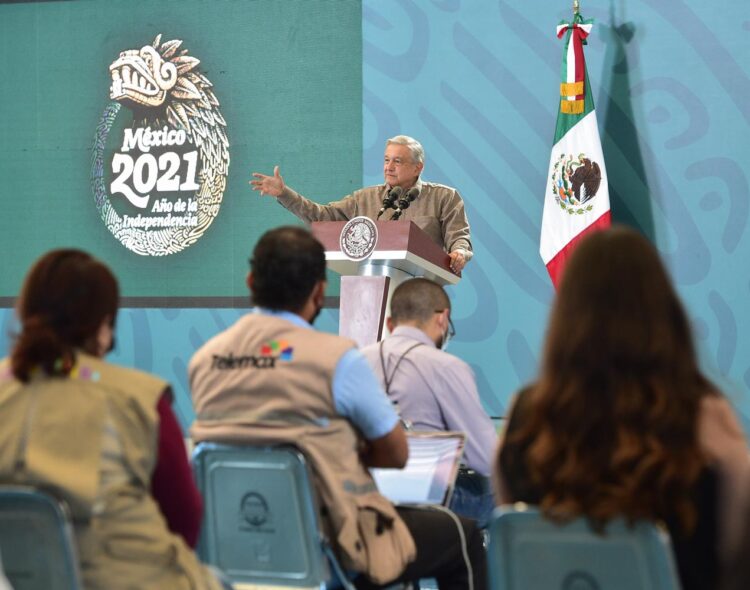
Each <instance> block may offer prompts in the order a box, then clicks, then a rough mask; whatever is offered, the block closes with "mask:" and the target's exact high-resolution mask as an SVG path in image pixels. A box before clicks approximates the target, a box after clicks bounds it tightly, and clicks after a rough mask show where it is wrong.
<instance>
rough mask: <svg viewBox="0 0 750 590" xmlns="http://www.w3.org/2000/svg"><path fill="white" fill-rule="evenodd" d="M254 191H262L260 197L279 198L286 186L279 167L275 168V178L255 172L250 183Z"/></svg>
mask: <svg viewBox="0 0 750 590" xmlns="http://www.w3.org/2000/svg"><path fill="white" fill-rule="evenodd" d="M249 184H250V185H252V187H253V190H254V191H260V196H261V197H262V196H263V195H270V196H272V197H278V196H279V195H280V194H281V192H282V191H283V190H284V187H285V186H286V185H285V184H284V179H283V178H282V176H281V174H279V167H278V166H274V167H273V176H266V175H265V174H261V173H260V172H253V179H252V180H251V181H250V182H249Z"/></svg>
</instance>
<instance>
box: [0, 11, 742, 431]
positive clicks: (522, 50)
mask: <svg viewBox="0 0 750 590" xmlns="http://www.w3.org/2000/svg"><path fill="white" fill-rule="evenodd" d="M554 4H556V5H557V6H559V8H560V9H559V10H558V9H556V8H555V9H551V8H550V7H551V6H552V5H553V3H551V2H549V1H548V0H544V1H542V0H525V1H524V2H517V3H511V2H505V1H502V0H495V1H489V0H482V1H478V0H431V1H428V0H413V1H412V0H398V1H397V0H364V2H363V10H362V34H363V66H362V68H363V69H362V72H363V155H364V157H363V161H364V164H363V166H364V169H363V179H364V182H365V184H370V183H375V182H379V181H380V180H381V161H382V148H383V142H384V140H385V139H386V138H387V137H388V136H390V135H394V134H396V133H399V132H403V133H406V134H409V135H413V136H415V137H417V138H419V139H420V140H421V141H422V142H423V143H424V146H425V149H426V151H427V163H426V166H425V173H424V177H425V178H426V179H428V180H432V181H437V182H442V183H445V184H449V185H452V186H455V187H458V188H459V190H460V191H461V192H462V194H463V196H464V198H465V199H466V201H467V205H468V214H469V219H470V222H471V224H472V230H473V237H474V245H475V250H476V258H475V260H474V261H473V262H472V263H471V264H470V266H469V267H468V269H467V271H466V272H465V278H464V280H463V281H462V282H461V283H460V284H459V285H458V286H457V287H455V288H453V289H452V291H451V297H452V299H453V303H454V308H455V312H454V316H455V320H456V328H457V330H458V336H457V339H456V341H455V343H452V345H451V350H452V351H453V352H454V353H456V354H458V355H459V356H462V357H463V358H465V359H466V360H468V361H469V362H470V363H471V364H472V366H473V367H474V370H475V371H476V374H477V378H478V381H479V386H480V391H481V396H482V400H483V402H484V404H485V406H486V408H487V410H488V411H489V412H490V413H491V414H492V415H502V414H503V413H504V411H505V408H506V407H507V404H508V401H509V398H510V396H511V395H512V393H513V391H514V390H516V389H517V388H518V386H519V385H520V384H521V383H524V382H525V381H527V380H529V379H531V378H533V376H534V374H535V371H536V368H537V361H538V358H539V350H540V346H541V343H542V340H543V336H544V328H545V322H546V319H547V315H548V311H549V307H550V303H551V301H552V298H553V296H554V293H553V290H552V287H551V284H550V282H549V279H548V277H547V274H546V271H545V269H544V266H543V265H542V263H541V260H540V258H539V256H538V253H537V250H538V239H539V228H540V224H541V212H542V197H543V192H544V186H545V174H546V169H547V165H548V160H549V150H550V147H551V141H552V135H553V131H554V121H555V115H556V108H557V107H556V105H557V100H558V82H559V70H560V60H561V52H562V42H561V41H558V40H557V39H556V37H555V35H554V29H555V25H556V24H557V22H558V21H559V20H560V19H561V18H563V17H565V18H567V17H569V10H568V9H567V5H568V4H570V3H569V2H559V3H554ZM563 5H565V6H563ZM582 12H583V14H584V16H586V17H588V18H592V17H593V18H595V19H596V23H595V27H594V30H593V32H592V35H591V37H590V38H589V39H590V40H589V44H588V46H587V48H586V56H587V60H588V70H589V75H590V77H591V80H592V83H593V85H594V97H595V100H596V104H597V110H598V118H599V124H600V131H601V133H602V143H603V148H604V154H605V158H606V162H607V170H608V174H609V180H610V195H611V198H612V211H613V217H614V219H615V220H616V221H619V222H623V223H627V224H629V225H633V226H635V227H637V228H639V229H640V230H641V231H643V232H644V233H645V234H646V235H647V236H649V237H650V238H651V239H652V240H653V241H654V243H655V244H656V245H657V247H658V248H659V249H660V251H661V252H662V253H663V255H664V257H665V259H666V261H667V263H668V266H669V268H670V271H671V272H672V274H673V277H674V280H675V283H676V285H677V287H678V289H679V292H680V294H681V295H682V297H683V300H684V302H685V304H686V307H687V309H688V313H689V315H690V317H691V319H692V320H693V324H694V327H695V333H696V340H697V343H698V348H699V350H700V354H701V358H702V361H703V366H704V368H705V369H706V371H708V373H709V374H710V375H711V377H712V378H713V379H715V380H716V381H717V383H719V384H720V386H721V387H722V389H723V390H724V391H725V392H726V393H727V394H729V395H730V397H731V398H732V399H733V400H734V401H735V402H736V404H737V406H738V409H739V410H740V412H741V414H742V415H743V419H744V420H745V422H746V426H747V425H748V421H749V418H750V399H748V397H747V393H746V392H747V390H748V388H749V387H750V305H748V300H749V296H750V264H749V263H748V257H749V256H750V234H749V233H748V231H747V230H748V215H749V212H750V191H749V190H748V175H749V174H750V167H749V166H748V153H750V138H749V137H750V133H749V132H750V125H749V124H750V16H749V13H748V12H747V3H746V0H726V1H725V2H722V3H720V5H717V4H710V3H706V2H699V1H697V0H659V1H658V2H653V1H640V0H628V1H627V2H626V1H625V0H619V1H616V2H615V1H610V2H603V1H599V2H593V1H588V2H587V1H586V0H583V1H582ZM237 165H238V166H241V167H244V166H245V164H244V163H238V164H237ZM332 170H335V163H327V164H326V165H325V167H324V169H323V170H321V174H330V173H331V172H332ZM290 220H291V218H290ZM623 280H628V277H623ZM582 305H585V302H583V303H582ZM0 313H1V315H0V323H1V324H2V328H3V334H4V333H5V332H6V331H7V328H8V327H9V326H10V324H11V323H12V318H11V314H10V312H0ZM239 313H240V312H238V311H235V310H124V311H123V313H122V317H121V319H120V325H119V328H118V352H117V353H116V354H115V355H114V357H113V360H114V361H115V362H122V363H124V364H132V365H135V366H138V367H140V368H143V369H146V370H152V371H155V372H157V373H159V374H161V375H163V376H165V377H166V378H168V379H169V380H170V381H172V382H173V383H174V385H175V389H176V392H177V396H178V400H177V402H178V409H179V412H180V416H181V419H182V420H183V422H184V423H188V422H189V421H190V419H191V417H192V412H191V410H190V405H189V399H188V394H187V390H186V383H185V379H186V378H185V365H186V362H187V360H188V359H189V357H190V354H191V352H192V351H193V350H194V349H195V347H196V346H198V345H199V344H201V343H202V342H203V341H204V340H205V339H207V338H208V337H210V336H211V335H212V334H214V333H216V331H218V330H220V329H221V328H223V327H224V326H226V325H228V324H229V323H231V322H232V321H233V320H234V319H235V318H236V317H238V315H239ZM336 315H337V314H336V312H335V310H327V311H326V312H325V313H324V314H323V317H322V319H321V320H320V321H319V327H321V328H322V329H325V330H329V331H335V330H336V326H337V317H336ZM6 350H7V342H6V341H0V353H4V352H5V351H6Z"/></svg>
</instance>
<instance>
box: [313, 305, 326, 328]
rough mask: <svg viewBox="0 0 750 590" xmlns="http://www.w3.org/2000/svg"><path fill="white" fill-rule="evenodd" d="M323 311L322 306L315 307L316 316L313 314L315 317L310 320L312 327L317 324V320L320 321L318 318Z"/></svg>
mask: <svg viewBox="0 0 750 590" xmlns="http://www.w3.org/2000/svg"><path fill="white" fill-rule="evenodd" d="M322 310H323V306H322V305H317V304H316V305H315V313H314V314H313V316H312V317H311V318H310V325H311V326H312V325H313V324H314V323H315V320H317V319H318V316H319V315H320V312H321V311H322Z"/></svg>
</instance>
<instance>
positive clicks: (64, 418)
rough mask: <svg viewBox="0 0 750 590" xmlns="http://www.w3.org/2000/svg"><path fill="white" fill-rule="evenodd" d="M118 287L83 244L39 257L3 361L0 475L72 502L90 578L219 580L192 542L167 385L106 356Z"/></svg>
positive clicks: (174, 582)
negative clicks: (9, 350) (81, 247)
mask: <svg viewBox="0 0 750 590" xmlns="http://www.w3.org/2000/svg"><path fill="white" fill-rule="evenodd" d="M118 297H119V295H118V286H117V281H116V279H115V277H114V276H113V275H112V273H111V272H110V270H109V269H108V268H107V267H106V266H105V265H104V264H102V263H101V262H99V261H98V260H96V259H94V258H92V257H91V256H89V255H88V254H86V253H85V252H82V251H80V250H54V251H52V252H50V253H48V254H46V255H45V256H43V257H42V258H40V259H39V260H38V261H37V262H36V263H35V264H34V266H33V267H32V269H31V271H30V272H29V274H28V276H27V277H26V280H25V283H24V285H23V288H22V291H21V294H20V296H19V298H18V305H17V312H18V319H19V321H20V328H21V329H20V333H19V334H18V335H17V337H16V339H15V342H14V346H13V349H12V354H11V356H10V358H9V359H4V360H2V361H0V416H2V421H3V423H2V428H0V483H3V484H8V483H10V484H25V485H33V486H38V487H41V488H44V489H46V490H49V491H51V492H52V493H54V494H55V495H58V496H59V497H61V498H63V499H64V500H66V502H67V504H68V506H69V507H70V509H71V512H72V515H73V522H74V527H75V539H76V543H77V546H78V553H79V557H80V565H81V574H82V576H83V583H84V586H85V587H86V588H87V589H89V590H96V589H102V590H103V589H107V590H113V589H115V590H116V589H120V588H121V589H123V590H124V589H126V588H139V589H153V590H156V589H162V588H169V589H174V590H177V589H184V590H187V589H206V590H209V589H212V590H213V589H218V588H220V587H221V586H220V584H219V582H218V580H217V579H216V578H215V577H214V576H213V574H212V573H210V572H209V571H207V570H206V569H205V568H204V567H203V566H202V565H201V564H200V563H199V562H198V560H197V559H196V557H195V555H194V554H193V552H192V550H191V548H190V546H192V545H194V544H195V542H196V540H197V535H198V529H199V527H200V518H201V498H200V495H199V493H198V491H197V489H196V488H195V484H194V482H193V479H192V475H191V471H190V466H189V464H188V462H187V455H186V452H185V447H184V443H183V440H182V434H181V431H180V428H179V425H178V424H177V421H176V420H175V417H174V414H173V413H172V410H171V407H170V404H171V393H170V389H169V386H168V384H167V383H166V382H164V381H162V380H161V379H158V378H157V377H154V376H152V375H149V374H147V373H143V372H140V371H135V370H133V369H125V368H122V367H117V366H115V365H112V364H110V363H107V362H105V361H104V360H103V356H104V355H105V354H106V353H107V352H108V351H109V350H110V349H111V347H112V344H113V329H114V325H115V316H116V314H117V307H118Z"/></svg>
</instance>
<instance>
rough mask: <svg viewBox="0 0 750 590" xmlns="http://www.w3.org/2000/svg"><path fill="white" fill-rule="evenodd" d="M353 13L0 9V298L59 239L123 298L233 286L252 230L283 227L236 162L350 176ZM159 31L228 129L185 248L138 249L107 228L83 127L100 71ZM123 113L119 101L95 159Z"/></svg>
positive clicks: (213, 7) (103, 95) (314, 175)
mask: <svg viewBox="0 0 750 590" xmlns="http://www.w3.org/2000/svg"><path fill="white" fill-rule="evenodd" d="M360 22H361V7H360V5H359V4H358V3H355V2H317V1H316V2H306V1H288V2H287V1H285V2H276V1H273V0H270V1H253V2H227V1H217V2H202V1H192V2H191V1H188V2H184V1H182V2H175V1H166V2H151V1H136V2H101V1H99V2H83V1H80V2H76V1H71V2H39V3H24V4H11V5H2V6H0V39H1V40H0V43H1V44H2V52H0V68H2V78H3V81H2V87H3V92H2V96H0V113H2V117H1V120H0V178H2V188H0V191H1V192H0V197H1V198H2V206H3V215H2V219H1V220H0V232H1V234H2V238H0V240H2V242H1V243H2V246H3V252H6V253H9V252H12V255H9V256H7V255H6V256H4V257H3V272H2V273H0V297H12V296H14V295H15V294H16V293H17V290H18V288H19V284H20V282H21V280H22V278H23V276H24V274H25V272H26V270H27V269H28V268H29V266H30V264H31V263H32V262H33V261H34V260H35V259H36V258H37V257H38V256H39V255H40V254H42V253H43V252H45V251H47V250H49V249H51V248H56V247H68V246H73V247H78V248H83V249H84V250H88V251H90V252H93V253H95V254H96V255H97V256H98V257H99V258H101V259H102V260H104V261H105V262H107V263H108V264H109V265H111V267H112V268H113V269H115V271H116V273H117V276H118V278H119V280H120V283H121V289H122V293H123V295H124V296H125V297H147V298H172V297H178V296H179V297H241V296H244V295H245V294H246V287H245V283H244V278H245V274H246V272H247V259H248V254H249V252H250V250H251V248H252V246H253V244H254V243H255V241H256V240H257V238H258V237H259V236H260V235H261V234H262V233H263V231H265V230H266V229H268V228H269V227H274V226H276V225H280V224H282V223H290V222H296V221H295V220H294V218H291V219H290V216H289V215H288V214H287V213H286V212H285V211H284V209H283V208H281V207H280V206H278V205H277V204H275V203H274V202H273V200H272V199H271V198H268V197H266V198H263V199H261V198H260V197H259V193H257V192H252V191H251V190H250V187H249V186H248V184H247V183H248V181H249V179H250V173H251V171H262V172H265V173H269V174H270V173H272V171H273V166H274V164H279V165H280V166H281V170H282V173H285V174H286V173H287V171H288V173H289V175H288V176H289V181H290V182H296V183H298V184H303V185H305V186H306V187H307V188H308V189H309V190H310V192H311V193H313V194H318V195H321V196H323V197H326V196H330V197H331V198H334V197H336V196H338V195H341V194H346V193H348V192H351V191H352V190H354V189H355V188H359V187H360V186H361V184H362V156H361V154H362V109H361V96H362V76H361V71H362V58H361V54H362V41H361V38H362V36H361V28H360ZM159 33H161V34H162V41H166V40H169V39H181V40H182V41H183V44H182V46H181V48H180V49H187V50H188V51H189V53H188V55H190V56H192V57H195V58H197V59H200V61H201V63H200V65H199V66H198V69H199V70H200V71H201V72H202V73H203V74H204V75H205V76H206V77H207V78H208V79H209V80H210V81H211V83H212V84H213V91H214V93H215V95H216V96H217V98H218V100H219V103H220V106H219V107H218V108H219V110H220V112H221V113H222V115H223V117H224V119H225V120H226V123H227V126H226V131H227V135H228V137H229V143H230V147H229V152H230V165H229V177H228V182H227V188H226V191H225V193H224V198H223V201H222V206H221V209H220V211H219V214H218V215H217V217H216V219H215V220H214V222H213V223H212V225H211V226H210V227H209V228H208V229H207V231H206V232H205V233H204V234H203V236H202V237H201V238H200V239H199V240H198V241H197V243H195V244H194V245H192V246H190V247H188V248H187V249H185V250H183V251H182V252H179V253H176V254H171V255H169V256H159V257H156V256H152V257H149V256H140V255H137V254H135V253H133V252H131V251H130V250H128V249H127V248H125V247H124V246H123V245H122V244H120V242H119V241H118V240H116V239H114V238H113V236H112V235H111V234H110V232H109V231H108V230H107V228H106V226H105V225H104V223H103V222H102V220H101V218H100V216H99V212H98V210H97V209H96V207H95V206H94V197H93V192H92V189H91V186H90V185H91V182H90V176H91V159H92V148H93V144H94V136H95V132H96V130H97V125H98V124H99V121H100V119H101V117H102V113H103V111H104V109H105V107H106V106H107V105H108V104H110V99H109V86H110V75H109V65H110V64H111V63H112V62H113V61H114V60H115V59H116V58H117V57H118V55H119V53H120V51H123V50H126V49H140V48H141V47H142V46H143V45H146V44H149V43H151V42H152V41H153V39H154V37H156V35H157V34H159ZM131 120H132V115H131V112H130V110H129V109H128V108H126V107H123V108H122V109H121V110H120V114H119V115H118V117H117V119H116V120H115V124H114V126H113V129H112V131H111V132H110V135H109V141H108V144H109V147H110V149H109V151H108V152H107V153H108V155H109V159H106V158H105V167H108V164H109V161H110V160H111V153H112V148H115V147H117V146H119V145H120V143H121V141H122V131H121V129H122V127H123V126H124V125H125V124H129V123H130V121H131ZM321 170H325V171H326V172H327V173H325V174H321ZM110 176H111V175H110ZM106 177H107V176H106V175H105V178H106ZM107 188H108V190H109V183H108V182H107ZM116 198H119V199H122V198H123V197H121V196H118V197H116ZM21 245H22V246H23V247H20V246H21ZM162 303H163V304H165V305H167V306H169V305H170V303H169V302H168V301H167V302H162ZM197 304H199V302H198V303H197Z"/></svg>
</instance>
